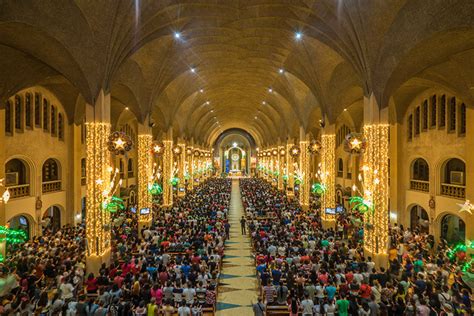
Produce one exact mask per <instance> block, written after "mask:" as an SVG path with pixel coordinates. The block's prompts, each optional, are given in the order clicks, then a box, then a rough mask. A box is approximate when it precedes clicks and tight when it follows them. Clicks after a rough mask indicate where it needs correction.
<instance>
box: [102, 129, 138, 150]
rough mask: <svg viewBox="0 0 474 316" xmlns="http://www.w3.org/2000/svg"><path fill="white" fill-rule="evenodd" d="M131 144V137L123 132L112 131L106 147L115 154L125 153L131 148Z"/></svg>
mask: <svg viewBox="0 0 474 316" xmlns="http://www.w3.org/2000/svg"><path fill="white" fill-rule="evenodd" d="M132 146H133V142H132V139H131V138H130V136H128V135H127V134H125V133H124V132H113V133H112V134H110V136H109V139H108V142H107V148H108V149H109V151H111V152H113V153H114V154H115V155H125V153H126V152H128V151H130V150H131V149H132Z"/></svg>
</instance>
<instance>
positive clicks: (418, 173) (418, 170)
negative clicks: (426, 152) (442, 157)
mask: <svg viewBox="0 0 474 316" xmlns="http://www.w3.org/2000/svg"><path fill="white" fill-rule="evenodd" d="M412 179H414V180H422V181H430V168H429V167H428V163H427V162H426V160H424V159H422V158H418V159H416V160H415V162H414V163H413V167H412Z"/></svg>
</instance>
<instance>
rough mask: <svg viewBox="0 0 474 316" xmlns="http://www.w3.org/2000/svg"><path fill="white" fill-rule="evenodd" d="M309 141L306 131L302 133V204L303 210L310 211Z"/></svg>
mask: <svg viewBox="0 0 474 316" xmlns="http://www.w3.org/2000/svg"><path fill="white" fill-rule="evenodd" d="M308 146H309V141H308V135H305V134H304V131H303V130H302V131H300V151H301V152H300V157H299V158H300V163H299V165H300V171H301V174H302V175H303V181H302V182H301V185H300V204H301V207H302V208H303V210H309V191H310V188H311V177H310V169H309V167H310V164H309V162H310V158H311V157H310V154H309V151H308Z"/></svg>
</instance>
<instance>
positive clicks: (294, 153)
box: [290, 145, 301, 158]
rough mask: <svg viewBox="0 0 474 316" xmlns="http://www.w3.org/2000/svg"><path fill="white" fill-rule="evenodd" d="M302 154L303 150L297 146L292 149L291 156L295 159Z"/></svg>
mask: <svg viewBox="0 0 474 316" xmlns="http://www.w3.org/2000/svg"><path fill="white" fill-rule="evenodd" d="M300 153H301V149H300V148H299V147H298V146H296V145H293V146H292V147H291V149H290V155H291V156H293V157H295V158H296V157H298V156H299V155H300Z"/></svg>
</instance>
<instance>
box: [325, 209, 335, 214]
mask: <svg viewBox="0 0 474 316" xmlns="http://www.w3.org/2000/svg"><path fill="white" fill-rule="evenodd" d="M325 212H326V214H329V215H336V209H335V208H333V207H326V210H325Z"/></svg>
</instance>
